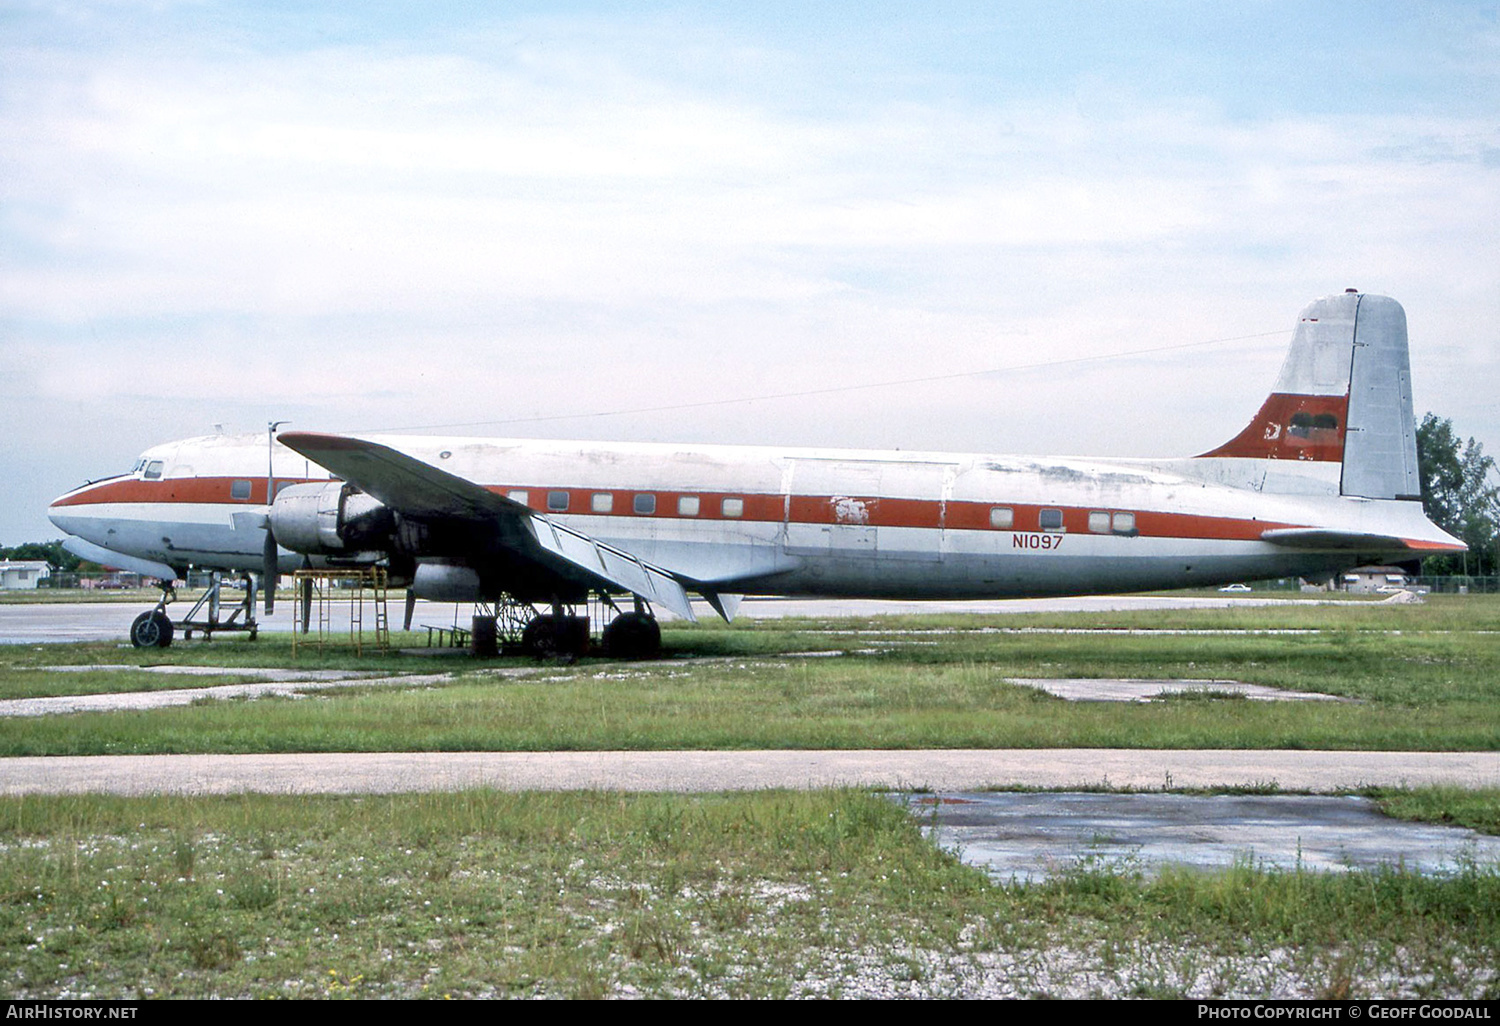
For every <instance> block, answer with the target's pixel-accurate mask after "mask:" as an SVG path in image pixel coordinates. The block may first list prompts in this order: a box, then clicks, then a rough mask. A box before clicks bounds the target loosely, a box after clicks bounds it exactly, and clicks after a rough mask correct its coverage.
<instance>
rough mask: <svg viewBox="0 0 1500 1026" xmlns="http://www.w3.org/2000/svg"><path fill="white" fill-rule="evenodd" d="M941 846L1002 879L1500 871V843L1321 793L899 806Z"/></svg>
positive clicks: (997, 799)
mask: <svg viewBox="0 0 1500 1026" xmlns="http://www.w3.org/2000/svg"><path fill="white" fill-rule="evenodd" d="M893 797H894V798H895V799H896V800H898V801H901V802H902V803H903V804H905V805H906V806H907V807H908V808H910V810H911V812H912V815H914V816H916V817H918V818H919V819H920V820H922V821H923V822H924V823H925V824H926V825H927V826H926V829H927V832H928V834H929V836H931V837H932V838H933V839H934V840H935V841H936V842H937V843H938V844H939V845H941V846H943V847H945V848H951V849H954V850H955V851H957V852H958V854H959V856H960V857H961V858H962V859H963V860H964V861H965V862H967V863H969V864H970V865H975V866H979V867H981V868H983V869H984V870H986V871H987V872H988V873H989V874H990V875H991V876H992V877H994V878H995V879H997V880H1001V881H1008V880H1017V881H1035V880H1042V879H1046V878H1047V877H1049V876H1053V875H1056V874H1058V873H1062V872H1066V871H1068V870H1070V869H1074V868H1077V867H1080V866H1094V867H1108V868H1112V869H1115V870H1119V871H1127V872H1128V871H1135V870H1140V871H1141V872H1145V873H1152V872H1156V871H1159V870H1160V869H1161V868H1162V867H1163V866H1165V865H1168V864H1172V865H1178V866H1186V867H1190V868H1193V869H1202V870H1215V869H1224V868H1227V867H1229V866H1231V865H1233V864H1234V863H1235V862H1237V861H1241V862H1249V863H1252V864H1254V865H1259V866H1264V867H1267V868H1276V869H1283V870H1290V869H1296V868H1298V867H1299V866H1300V867H1301V868H1304V869H1310V870H1321V871H1330V872H1342V871H1346V870H1349V869H1353V868H1361V869H1372V868H1375V867H1379V866H1395V865H1400V866H1404V867H1406V868H1407V869H1412V870H1415V871H1417V872H1421V873H1451V872H1454V871H1456V870H1457V869H1459V868H1460V867H1462V866H1463V865H1464V864H1465V863H1468V864H1474V863H1476V862H1477V863H1479V864H1481V865H1487V866H1494V865H1500V837H1489V836H1486V835H1484V834H1479V833H1476V832H1475V831H1473V830H1468V829H1464V828H1460V827H1444V826H1432V825H1429V824H1422V823H1406V822H1402V821H1400V820H1395V819H1390V818H1388V817H1386V816H1384V815H1382V814H1381V813H1380V811H1379V810H1378V809H1377V808H1376V806H1375V803H1374V802H1372V801H1369V800H1368V799H1365V798H1356V797H1324V796H1317V795H1269V796H1260V795H1181V794H1076V793H1075V794H1066V793H1065V794H983V793H948V794H941V795H936V796H933V795H916V796H911V795H898V796H893Z"/></svg>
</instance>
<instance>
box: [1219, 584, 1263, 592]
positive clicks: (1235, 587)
mask: <svg viewBox="0 0 1500 1026" xmlns="http://www.w3.org/2000/svg"><path fill="white" fill-rule="evenodd" d="M1219 590H1220V591H1254V590H1255V589H1254V588H1252V587H1250V585H1248V584H1226V585H1224V587H1222V588H1220V589H1219Z"/></svg>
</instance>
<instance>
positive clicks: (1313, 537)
mask: <svg viewBox="0 0 1500 1026" xmlns="http://www.w3.org/2000/svg"><path fill="white" fill-rule="evenodd" d="M1260 538H1261V541H1268V542H1270V543H1271V544H1272V545H1284V546H1286V547H1287V548H1289V549H1320V550H1327V549H1335V550H1338V549H1350V550H1356V551H1360V552H1396V551H1401V550H1405V549H1413V548H1420V547H1421V546H1416V545H1412V544H1411V543H1410V542H1408V541H1407V540H1406V539H1404V538H1396V537H1392V536H1391V535H1388V534H1361V533H1356V532H1353V531H1329V530H1325V529H1323V528H1318V527H1281V528H1277V529H1276V530H1273V531H1266V532H1264V533H1263V534H1261V536H1260Z"/></svg>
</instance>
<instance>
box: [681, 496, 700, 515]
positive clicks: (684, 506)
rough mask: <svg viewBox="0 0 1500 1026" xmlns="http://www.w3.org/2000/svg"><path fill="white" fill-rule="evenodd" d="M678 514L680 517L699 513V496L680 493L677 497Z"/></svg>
mask: <svg viewBox="0 0 1500 1026" xmlns="http://www.w3.org/2000/svg"><path fill="white" fill-rule="evenodd" d="M677 515H678V516H680V517H695V516H697V515H698V496H696V495H679V496H678V497H677Z"/></svg>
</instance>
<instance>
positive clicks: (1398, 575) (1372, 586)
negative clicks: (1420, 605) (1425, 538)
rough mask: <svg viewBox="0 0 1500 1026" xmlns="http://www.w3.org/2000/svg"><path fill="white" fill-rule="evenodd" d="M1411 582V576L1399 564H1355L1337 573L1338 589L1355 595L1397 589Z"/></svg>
mask: <svg viewBox="0 0 1500 1026" xmlns="http://www.w3.org/2000/svg"><path fill="white" fill-rule="evenodd" d="M1409 584H1411V578H1410V577H1408V576H1407V575H1406V571H1405V570H1402V569H1401V568H1400V567H1399V566H1357V567H1355V568H1354V569H1353V570H1345V571H1344V572H1343V573H1341V574H1339V585H1338V586H1339V590H1340V591H1347V592H1351V593H1352V594H1356V595H1370V594H1374V593H1376V592H1382V591H1384V592H1391V591H1399V590H1401V589H1403V588H1405V587H1407V586H1408V585H1409Z"/></svg>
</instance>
